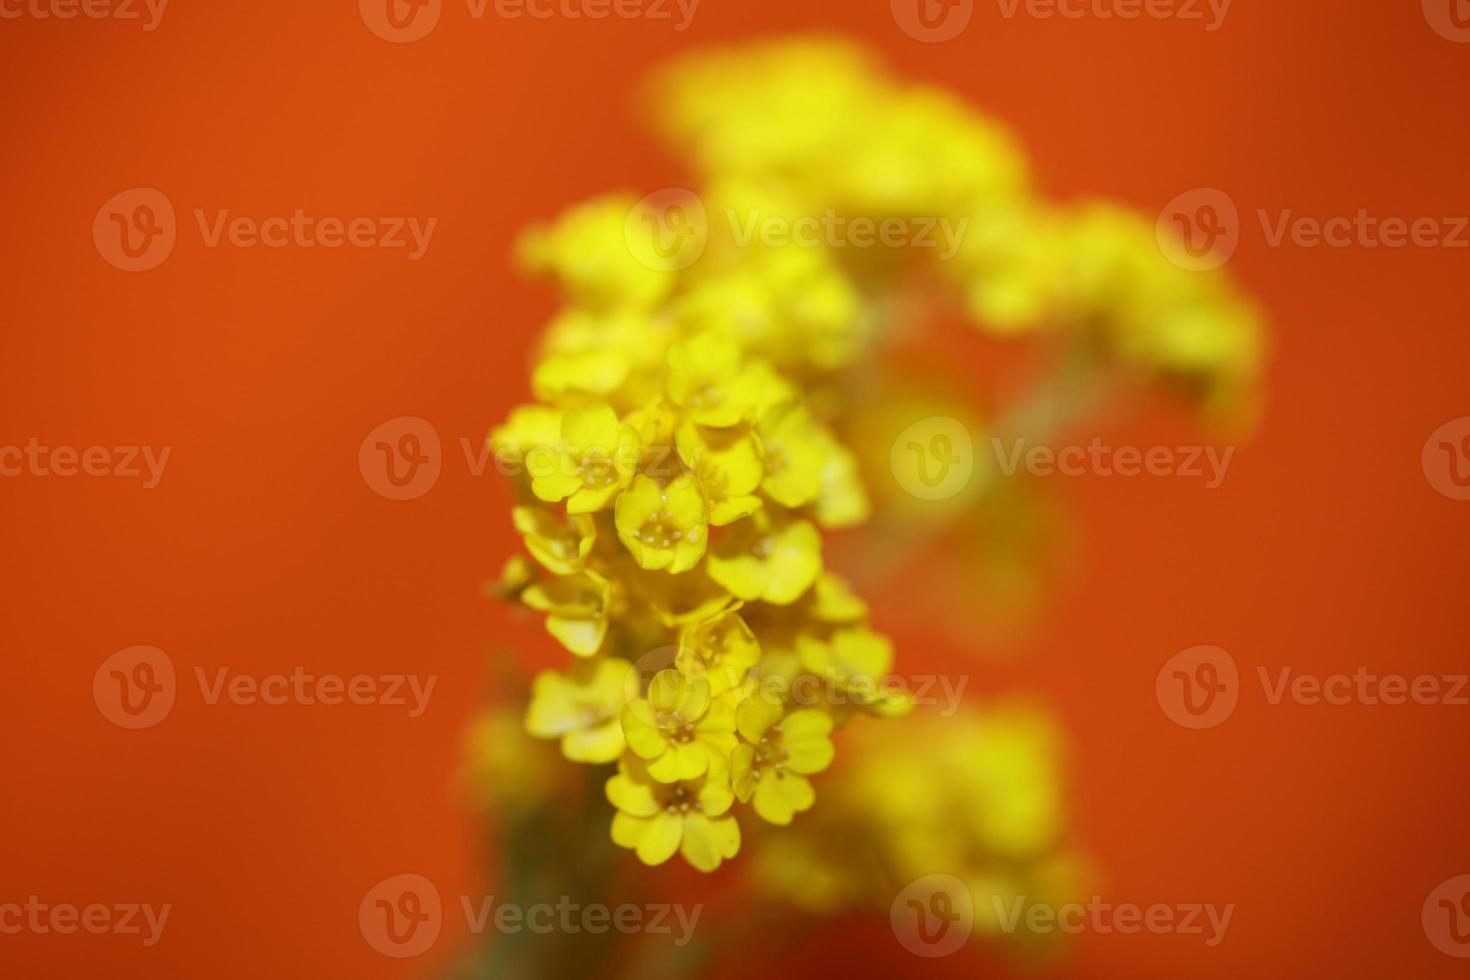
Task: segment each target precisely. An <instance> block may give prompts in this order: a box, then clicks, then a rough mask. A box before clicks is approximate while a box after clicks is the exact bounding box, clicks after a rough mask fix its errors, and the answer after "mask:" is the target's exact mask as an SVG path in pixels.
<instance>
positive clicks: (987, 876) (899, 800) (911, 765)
mask: <svg viewBox="0 0 1470 980" xmlns="http://www.w3.org/2000/svg"><path fill="white" fill-rule="evenodd" d="M870 736H878V737H870ZM849 741H850V743H851V744H850V745H849V746H848V748H849V749H850V750H851V751H850V755H851V760H852V761H851V764H850V765H846V766H843V767H841V768H839V769H838V770H837V771H834V772H833V773H832V774H831V777H830V780H829V783H828V786H827V787H826V790H825V792H826V795H827V799H826V800H825V802H827V803H829V804H830V805H827V806H824V807H823V808H822V809H821V811H820V812H818V813H816V814H813V819H812V820H810V821H808V822H805V823H804V824H802V825H801V826H799V827H796V828H793V829H792V830H791V831H790V832H788V833H786V834H783V835H781V836H780V837H779V838H772V839H771V840H769V841H765V842H763V843H764V845H765V846H763V847H761V848H760V851H759V857H758V858H757V861H756V863H755V867H754V869H753V870H754V878H755V881H756V882H757V884H758V885H759V887H760V888H761V889H762V891H764V892H766V893H768V894H771V895H774V896H778V897H781V898H783V899H785V900H786V901H788V902H790V903H792V904H793V905H795V906H797V907H798V908H801V909H803V910H805V911H807V912H810V913H813V914H820V915H831V914H835V913H838V912H844V911H849V910H852V909H863V908H874V909H877V910H879V911H885V912H886V911H887V909H888V906H889V904H890V903H891V902H892V900H893V896H894V894H895V893H897V892H898V890H899V889H901V888H902V887H903V886H904V885H906V884H908V883H909V882H911V881H914V880H916V879H919V878H922V877H923V876H925V875H932V874H946V875H951V876H954V877H956V878H959V879H960V880H961V881H962V882H964V884H965V886H966V888H967V889H968V891H969V893H970V894H971V896H972V897H973V913H974V921H975V928H976V929H977V930H979V931H981V932H984V933H987V934H990V935H1000V934H1001V933H1002V922H1001V921H1000V919H999V918H998V916H999V914H1000V912H999V910H1000V909H1001V908H1007V907H1010V906H1012V905H1015V904H1018V903H1019V904H1022V905H1024V904H1030V903H1036V904H1040V905H1052V906H1055V905H1059V904H1062V903H1064V902H1067V901H1072V900H1073V899H1074V898H1075V897H1076V896H1077V895H1078V894H1079V893H1080V892H1081V891H1082V888H1083V884H1084V882H1085V879H1086V878H1087V876H1088V869H1087V868H1086V866H1085V862H1084V861H1083V860H1082V859H1081V858H1079V857H1078V856H1077V855H1076V854H1075V853H1072V852H1070V851H1069V850H1068V849H1067V848H1066V817H1065V812H1066V811H1065V806H1064V801H1063V800H1062V798H1061V793H1060V791H1059V789H1058V787H1059V785H1060V784H1061V782H1062V780H1061V777H1060V771H1061V769H1062V768H1063V751H1062V741H1063V740H1062V736H1061V733H1060V732H1059V731H1058V729H1057V726H1056V724H1055V722H1054V721H1052V720H1051V719H1050V718H1049V717H1048V716H1047V715H1045V714H1043V713H1040V712H1038V711H1036V710H1035V709H1032V708H1029V707H1025V706H1022V705H1018V704H1004V703H1002V704H996V705H992V706H989V707H988V709H987V710H986V712H985V713H983V714H982V713H979V712H971V711H966V712H961V713H960V714H958V715H957V716H955V717H952V718H944V719H935V718H925V717H920V716H917V715H916V716H914V717H913V718H910V719H906V720H905V721H904V722H903V723H902V724H899V725H893V726H890V727H888V728H885V729H883V730H881V731H875V730H870V731H866V732H854V733H853V737H852V738H851V739H850V740H849ZM856 852H861V853H862V854H863V855H864V857H865V860H863V861H861V862H855V861H853V860H852V859H851V855H852V854H853V853H856ZM986 899H990V900H986Z"/></svg>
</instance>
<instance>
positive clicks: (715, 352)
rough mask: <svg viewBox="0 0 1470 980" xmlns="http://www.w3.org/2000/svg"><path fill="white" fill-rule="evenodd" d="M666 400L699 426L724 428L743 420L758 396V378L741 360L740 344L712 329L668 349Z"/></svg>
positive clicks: (751, 411) (759, 390)
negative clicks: (686, 413) (667, 394)
mask: <svg viewBox="0 0 1470 980" xmlns="http://www.w3.org/2000/svg"><path fill="white" fill-rule="evenodd" d="M668 363H669V369H668V379H667V385H668V393H669V400H670V401H672V402H673V403H674V404H675V405H678V406H679V407H680V408H682V409H683V410H684V411H686V412H688V414H689V418H690V419H691V420H693V421H694V422H697V423H698V424H700V425H708V426H715V427H725V426H731V425H737V424H739V423H740V422H743V421H745V420H746V419H747V418H748V417H749V416H750V415H751V414H752V413H753V412H754V409H755V407H756V405H757V404H758V402H759V399H760V396H761V378H760V376H759V375H758V374H756V373H755V372H753V371H750V370H748V369H747V368H746V367H745V366H744V363H743V357H742V355H741V351H740V347H739V345H737V344H736V343H735V342H734V341H733V340H731V339H730V338H728V337H725V336H722V335H720V334H717V333H714V332H706V333H702V334H699V335H697V336H695V337H691V338H689V339H688V340H685V341H682V342H680V343H677V344H675V345H674V346H672V347H670V348H669V361H668Z"/></svg>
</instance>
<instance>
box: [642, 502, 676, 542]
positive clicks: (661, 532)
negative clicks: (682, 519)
mask: <svg viewBox="0 0 1470 980" xmlns="http://www.w3.org/2000/svg"><path fill="white" fill-rule="evenodd" d="M638 540H639V541H642V542H643V543H644V544H645V545H647V546H648V547H650V548H672V547H673V546H674V545H675V544H677V543H678V542H680V541H682V540H684V532H683V531H681V530H679V529H678V528H677V527H676V526H674V515H673V514H670V513H669V511H668V509H667V508H666V509H664V510H661V511H659V512H658V513H656V514H654V515H653V516H652V517H650V518H648V520H646V521H644V522H643V526H642V527H641V528H639V529H638Z"/></svg>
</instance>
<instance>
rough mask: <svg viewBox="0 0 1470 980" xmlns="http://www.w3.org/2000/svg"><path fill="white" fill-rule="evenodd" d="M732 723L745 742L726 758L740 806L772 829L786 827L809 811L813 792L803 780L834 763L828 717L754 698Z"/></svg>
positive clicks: (771, 700)
mask: <svg viewBox="0 0 1470 980" xmlns="http://www.w3.org/2000/svg"><path fill="white" fill-rule="evenodd" d="M735 724H736V727H737V729H738V730H739V732H740V737H741V738H742V739H744V742H742V743H741V744H740V745H737V746H736V747H735V749H734V751H733V752H732V753H731V755H730V779H731V785H732V788H733V789H734V791H735V796H736V798H738V799H739V800H740V802H742V803H749V802H752V801H754V805H755V812H756V813H758V814H760V815H761V816H762V817H764V818H765V819H766V820H768V821H770V822H771V823H774V824H781V825H785V824H789V823H790V822H791V820H792V817H793V816H794V815H795V814H797V813H804V812H805V811H807V810H809V809H811V806H812V803H813V802H814V801H815V800H816V793H815V791H814V790H813V789H812V784H811V781H810V780H809V779H807V778H806V777H807V776H810V775H812V774H813V773H818V772H821V771H822V770H823V769H826V768H827V767H828V766H829V765H831V764H832V756H833V754H834V753H835V749H834V748H833V747H832V739H831V738H830V737H829V736H830V735H831V734H832V718H831V716H830V715H828V714H826V713H825V712H823V711H819V710H816V709H814V708H799V709H797V710H795V711H790V712H787V711H786V710H785V708H784V707H783V706H782V705H781V704H780V703H779V702H778V701H776V700H774V699H770V698H767V697H765V696H762V695H760V694H756V695H754V696H752V697H749V698H747V699H746V700H744V701H743V702H741V704H740V707H739V708H738V709H736V712H735Z"/></svg>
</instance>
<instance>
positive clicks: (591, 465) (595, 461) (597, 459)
mask: <svg viewBox="0 0 1470 980" xmlns="http://www.w3.org/2000/svg"><path fill="white" fill-rule="evenodd" d="M577 475H578V476H579V477H581V478H582V484H583V485H584V486H588V487H607V486H612V484H613V483H615V482H616V481H617V478H618V477H617V473H616V472H614V470H613V465H612V460H610V459H608V458H607V456H606V454H604V453H602V452H600V451H597V450H588V451H587V452H584V453H583V454H582V457H581V459H579V460H578V461H577Z"/></svg>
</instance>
